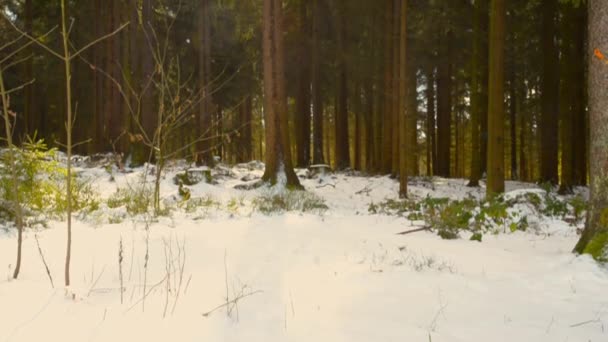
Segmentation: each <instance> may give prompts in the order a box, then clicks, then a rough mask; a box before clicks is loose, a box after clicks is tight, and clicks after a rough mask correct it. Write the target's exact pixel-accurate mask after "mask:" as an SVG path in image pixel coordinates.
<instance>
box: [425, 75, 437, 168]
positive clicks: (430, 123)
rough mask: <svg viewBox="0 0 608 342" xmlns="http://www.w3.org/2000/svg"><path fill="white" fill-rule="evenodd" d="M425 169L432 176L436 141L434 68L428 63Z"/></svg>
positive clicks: (435, 160) (435, 155)
mask: <svg viewBox="0 0 608 342" xmlns="http://www.w3.org/2000/svg"><path fill="white" fill-rule="evenodd" d="M426 117H427V130H426V136H427V138H426V149H427V154H426V159H427V160H426V169H427V175H428V176H432V175H433V174H434V173H435V170H436V164H437V141H436V131H437V129H436V127H435V70H434V66H433V65H432V64H429V66H428V68H427V72H426Z"/></svg>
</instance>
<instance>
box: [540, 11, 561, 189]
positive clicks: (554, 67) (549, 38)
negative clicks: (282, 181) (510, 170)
mask: <svg viewBox="0 0 608 342" xmlns="http://www.w3.org/2000/svg"><path fill="white" fill-rule="evenodd" d="M557 1H558V0H542V5H541V11H542V53H543V70H542V91H541V97H542V98H541V107H542V109H541V111H542V114H541V124H540V128H541V149H540V150H541V162H540V164H541V175H540V180H541V181H542V182H550V183H552V184H557V183H558V178H557V147H558V140H557V138H558V134H557V133H558V132H557V127H558V118H559V102H558V101H559V100H558V99H559V56H558V50H557V46H556V38H555V37H556V27H555V26H556V25H555V21H556V16H557V13H556V12H557Z"/></svg>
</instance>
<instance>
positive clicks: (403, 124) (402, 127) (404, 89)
mask: <svg viewBox="0 0 608 342" xmlns="http://www.w3.org/2000/svg"><path fill="white" fill-rule="evenodd" d="M400 2H401V3H400V5H399V6H398V7H399V10H400V18H399V22H400V33H399V82H398V84H399V95H398V106H397V108H399V112H398V116H397V119H398V125H397V126H398V128H399V133H398V137H399V149H398V150H399V197H401V198H406V197H407V179H408V171H409V170H408V169H409V168H408V166H409V165H408V160H409V158H408V154H412V153H413V152H414V151H413V148H414V146H411V145H409V142H408V131H409V127H408V125H409V124H411V120H410V119H409V117H410V116H411V115H415V114H414V113H413V112H410V110H411V108H409V107H408V105H407V102H408V101H407V98H408V91H410V89H408V85H409V80H408V77H410V76H411V75H408V66H407V60H408V58H407V0H400Z"/></svg>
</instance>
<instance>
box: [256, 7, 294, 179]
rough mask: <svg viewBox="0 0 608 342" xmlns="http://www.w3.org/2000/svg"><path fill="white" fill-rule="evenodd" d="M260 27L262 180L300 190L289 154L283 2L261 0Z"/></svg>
mask: <svg viewBox="0 0 608 342" xmlns="http://www.w3.org/2000/svg"><path fill="white" fill-rule="evenodd" d="M263 26H264V37H263V51H264V116H265V121H266V169H265V171H264V175H263V177H262V179H263V180H264V181H266V182H270V183H272V184H276V183H277V182H279V183H281V182H284V183H285V184H284V185H286V186H288V187H295V188H301V185H300V181H299V179H298V177H297V176H296V174H295V172H294V170H293V164H292V161H291V153H290V151H289V146H291V145H290V143H289V127H288V124H287V97H286V94H285V66H284V64H283V63H284V53H285V52H284V50H283V4H282V0H264V25H263ZM283 177H284V179H283Z"/></svg>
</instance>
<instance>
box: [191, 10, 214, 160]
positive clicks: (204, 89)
mask: <svg viewBox="0 0 608 342" xmlns="http://www.w3.org/2000/svg"><path fill="white" fill-rule="evenodd" d="M209 2H210V0H202V1H201V2H200V4H199V13H198V22H197V29H198V40H199V41H198V44H197V45H198V85H199V88H200V96H201V100H200V103H199V112H198V115H197V117H196V121H197V122H196V126H197V127H196V128H197V129H195V133H194V137H195V139H197V140H198V142H197V144H196V163H197V164H198V165H203V164H204V165H209V166H213V164H214V160H213V153H212V136H213V129H212V120H211V116H212V115H213V106H212V97H211V90H210V89H209V86H210V83H211V13H210V3H209Z"/></svg>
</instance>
